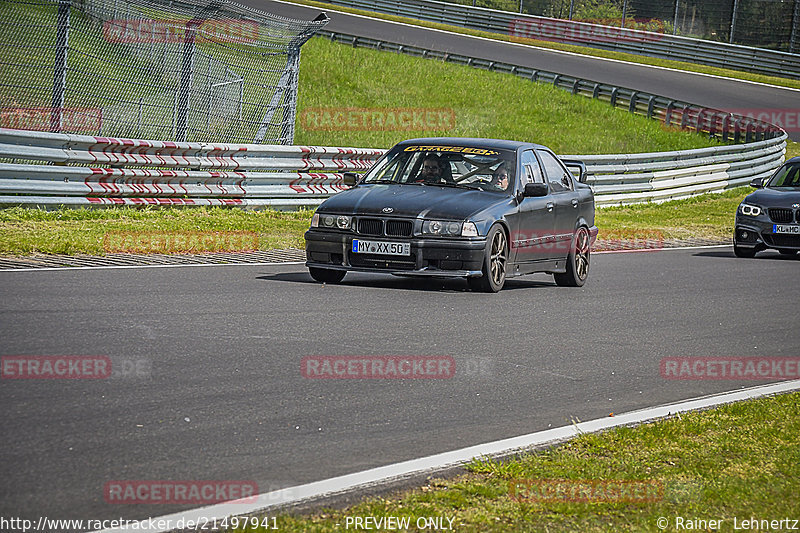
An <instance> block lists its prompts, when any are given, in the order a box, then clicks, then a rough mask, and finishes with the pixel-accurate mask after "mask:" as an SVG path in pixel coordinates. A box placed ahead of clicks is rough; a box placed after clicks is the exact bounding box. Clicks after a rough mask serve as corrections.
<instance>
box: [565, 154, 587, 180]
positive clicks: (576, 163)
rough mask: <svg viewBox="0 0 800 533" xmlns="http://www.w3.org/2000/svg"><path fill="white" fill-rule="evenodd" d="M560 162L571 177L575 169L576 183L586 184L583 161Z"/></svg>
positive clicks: (567, 160) (568, 160)
mask: <svg viewBox="0 0 800 533" xmlns="http://www.w3.org/2000/svg"><path fill="white" fill-rule="evenodd" d="M561 162H562V163H564V166H565V167H567V169H568V170H569V171H570V172H572V174H573V175H574V174H575V171H574V170H573V169H575V168H577V169H578V175H577V178H578V181H580V182H581V183H586V163H584V162H583V161H578V160H577V159H562V160H561Z"/></svg>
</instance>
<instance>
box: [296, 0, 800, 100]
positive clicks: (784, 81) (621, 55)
mask: <svg viewBox="0 0 800 533" xmlns="http://www.w3.org/2000/svg"><path fill="white" fill-rule="evenodd" d="M291 1H292V3H295V4H302V5H309V6H314V7H319V8H321V9H329V10H336V11H343V12H346V13H354V14H359V15H365V16H368V17H372V18H378V19H384V20H393V21H396V22H403V23H406V24H411V25H414V26H420V27H424V28H436V29H441V30H446V31H450V32H453V33H461V34H465V35H474V36H478V37H485V38H488V39H495V40H498V41H508V42H518V43H524V44H530V45H532V46H538V47H540V48H549V49H551V50H563V51H566V52H573V53H576V54H579V55H586V56H594V57H604V58H609V59H617V60H620V61H627V62H629V63H640V64H643V65H653V66H659V67H666V68H672V69H676V70H684V71H687V72H698V73H702V74H710V75H713V76H722V77H726V78H734V79H740V80H748V81H754V82H758V83H766V84H771V85H778V86H781V87H794V88H800V80H795V79H789V78H782V77H779V76H766V75H763V74H753V73H751V72H747V71H742V70H733V69H726V68H719V67H711V66H707V65H700V64H697V63H689V62H685V61H674V60H670V59H660V58H655V57H648V56H641V55H637V54H628V53H625V52H614V51H611V50H600V49H597V48H591V47H589V46H578V45H574V44H567V43H557V42H552V41H540V40H536V39H528V38H521V37H512V36H510V35H503V34H500V33H493V32H488V31H481V30H473V29H469V28H462V27H459V26H450V25H447V24H440V23H437V22H428V21H424V20H419V19H413V18H408V17H400V16H396V15H387V14H384V13H378V12H375V11H365V10H362V9H354V8H350V7H344V6H339V5H334V4H328V3H325V2H317V1H315V0H291Z"/></svg>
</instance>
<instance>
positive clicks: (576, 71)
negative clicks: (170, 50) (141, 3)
mask: <svg viewBox="0 0 800 533" xmlns="http://www.w3.org/2000/svg"><path fill="white" fill-rule="evenodd" d="M240 2H241V3H242V4H245V5H249V6H251V7H255V8H257V9H261V10H263V11H267V12H270V13H275V14H277V15H282V16H285V17H291V18H299V19H304V20H309V19H313V18H315V17H316V16H317V15H318V14H319V13H320V12H321V11H322V10H321V9H319V8H313V7H305V6H300V5H296V4H288V3H284V2H274V1H269V0H240ZM326 13H327V14H328V16H329V17H330V19H331V21H330V23H328V25H327V26H326V28H325V29H327V30H330V31H336V32H342V33H348V34H351V35H359V36H362V37H370V38H373V39H381V40H384V41H389V42H394V43H399V44H408V45H415V46H421V47H424V48H430V49H438V50H441V51H445V52H450V53H456V54H463V55H466V56H473V57H479V58H482V59H489V60H496V61H505V62H506V63H512V64H515V65H521V66H526V67H534V68H538V69H542V70H548V71H551V72H558V73H561V74H568V75H570V76H576V77H581V78H585V79H589V80H594V81H598V82H603V83H610V84H616V85H619V86H622V87H629V88H632V89H637V90H640V91H647V92H650V93H653V94H658V95H662V96H666V97H670V98H674V99H676V100H684V101H687V102H691V103H693V104H697V105H701V106H707V107H715V108H717V109H724V110H730V111H734V112H740V113H742V112H744V111H749V110H758V111H759V112H760V111H769V112H773V111H774V112H778V113H782V115H781V116H783V117H786V115H787V114H788V115H790V116H793V117H796V116H797V112H798V107H800V105H799V103H800V91H798V90H796V89H786V88H780V87H772V86H766V85H759V84H753V83H748V82H743V81H738V80H732V79H725V78H714V77H709V76H704V75H701V74H693V73H690V72H680V71H673V70H666V69H658V68H652V67H648V66H646V65H637V64H633V63H622V62H617V61H608V60H603V59H598V58H593V57H588V56H580V55H575V54H568V53H563V52H556V51H552V50H544V49H539V48H534V47H530V46H523V45H518V44H513V43H506V42H502V41H493V40H490V39H478V38H475V37H470V36H466V35H459V34H453V33H446V32H440V31H434V30H430V29H426V28H419V27H415V26H408V25H403V24H395V23H391V22H387V21H382V20H376V19H368V18H364V17H358V16H353V15H349V14H346V13H341V12H335V11H326ZM302 65H303V66H302V68H310V69H313V68H314V67H313V65H310V64H309V63H302ZM793 125H794V126H795V127H794V128H792V129H793V130H795V131H789V132H788V133H789V137H790V138H791V139H792V140H794V141H800V128H797V127H796V124H793ZM532 141H534V142H543V143H544V144H547V143H546V142H544V141H542V140H540V139H539V140H532Z"/></svg>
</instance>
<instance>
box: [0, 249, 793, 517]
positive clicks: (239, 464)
mask: <svg viewBox="0 0 800 533" xmlns="http://www.w3.org/2000/svg"><path fill="white" fill-rule="evenodd" d="M797 268H798V260H796V259H786V258H784V257H781V256H779V255H778V254H771V253H765V254H763V257H761V258H757V259H754V260H746V259H736V258H735V257H734V256H733V253H732V251H731V249H730V248H725V247H722V248H704V249H691V250H669V251H656V252H641V253H614V254H601V255H595V256H594V257H593V260H592V271H591V273H590V279H589V282H588V283H587V285H586V286H585V287H584V288H580V289H567V288H559V287H556V286H555V285H554V284H553V282H552V280H551V278H549V277H548V276H546V275H536V276H533V277H527V278H517V279H513V280H510V281H509V282H508V285H507V288H506V289H505V290H503V291H502V292H501V293H499V294H496V295H491V294H482V293H472V292H469V291H467V290H466V283H465V282H464V281H463V280H445V281H416V280H410V279H405V278H395V277H384V276H379V275H366V274H353V273H350V274H348V276H347V278H345V282H344V284H343V285H338V286H337V285H320V284H317V283H314V282H312V281H311V278H310V277H309V275H308V274H307V272H306V270H305V268H304V267H303V266H302V265H275V266H250V265H241V266H214V267H178V268H137V269H109V270H103V269H84V270H59V271H43V270H39V271H17V272H0V294H2V295H3V298H2V302H0V339H1V340H0V353H2V354H3V355H6V356H8V355H93V356H97V355H105V356H108V357H109V358H110V359H111V361H112V362H113V363H114V364H115V365H116V364H118V363H120V367H124V366H123V364H129V363H134V364H137V365H139V368H140V370H141V371H139V372H132V373H131V375H127V376H126V375H123V376H114V377H111V378H108V379H99V380H85V379H84V380H46V379H38V380H31V379H25V380H11V379H3V380H2V382H0V405H2V406H3V416H2V418H0V431H1V432H2V435H3V437H4V438H3V440H4V442H3V446H2V447H1V448H0V463H1V464H2V465H3V467H2V478H3V483H2V486H0V502H2V503H0V514H1V515H3V516H21V517H27V518H30V519H36V518H37V517H39V516H42V515H44V516H48V517H50V518H54V517H55V518H83V519H102V518H117V517H124V518H130V519H133V518H146V517H148V516H161V515H164V514H168V513H170V512H176V511H178V510H180V509H181V508H180V507H176V506H174V505H158V506H148V505H119V504H116V505H112V504H108V503H106V502H105V501H104V486H105V484H106V483H108V482H111V481H120V480H254V481H255V482H256V483H257V484H258V489H259V491H261V492H267V491H269V490H274V489H277V488H282V487H288V486H294V485H298V484H301V483H307V482H311V481H316V480H321V479H327V478H329V477H333V476H337V475H342V474H346V473H352V472H357V471H361V470H364V469H367V468H371V467H375V466H380V465H385V464H390V463H394V462H397V461H402V460H407V459H412V458H416V457H420V456H425V455H429V454H433V453H438V452H443V451H448V450H454V449H458V448H462V447H465V446H469V445H472V444H478V443H483V442H489V441H493V440H497V439H500V438H504V437H510V436H515V435H521V434H525V433H530V432H534V431H538V430H542V429H547V428H549V427H558V426H563V425H568V424H569V423H570V421H571V420H573V419H579V420H590V419H594V418H598V417H604V416H608V414H609V413H611V412H615V413H621V412H625V411H630V410H634V409H638V408H644V407H648V406H653V405H659V404H662V403H665V402H670V401H676V400H681V399H686V398H693V397H698V396H702V395H707V394H712V393H717V392H721V391H726V390H734V389H736V388H739V387H741V386H753V385H757V384H762V383H764V382H763V381H745V382H735V381H687V380H681V381H676V380H669V379H665V378H663V377H662V376H661V374H660V370H659V368H660V367H659V363H660V361H661V359H662V358H664V357H673V356H766V357H782V356H796V355H797V354H798V353H800V337H799V336H798V335H797V328H796V324H795V323H794V322H793V321H790V320H786V318H785V317H791V316H794V314H795V308H796V304H797V302H798V301H800V285H798V284H796V283H792V284H787V283H783V282H779V281H778V280H787V279H794V278H795V277H796V275H797ZM781 317H783V318H781ZM322 355H359V356H364V355H406V356H408V355H419V356H451V357H452V358H453V360H454V361H455V364H456V372H455V375H454V377H452V378H450V379H435V380H431V379H405V380H390V379H373V380H340V379H327V380H312V379H308V378H305V377H303V375H302V374H301V359H302V358H303V357H305V356H322Z"/></svg>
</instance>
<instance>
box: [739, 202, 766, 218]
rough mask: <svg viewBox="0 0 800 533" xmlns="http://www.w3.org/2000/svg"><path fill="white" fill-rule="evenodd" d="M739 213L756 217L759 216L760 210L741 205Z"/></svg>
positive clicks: (753, 206) (751, 206) (756, 207)
mask: <svg viewBox="0 0 800 533" xmlns="http://www.w3.org/2000/svg"><path fill="white" fill-rule="evenodd" d="M739 212H740V213H741V214H743V215H747V216H751V217H757V216H758V215H760V214H761V208H760V207H758V206H757V205H750V204H741V205H739Z"/></svg>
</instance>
